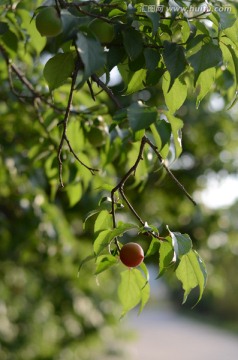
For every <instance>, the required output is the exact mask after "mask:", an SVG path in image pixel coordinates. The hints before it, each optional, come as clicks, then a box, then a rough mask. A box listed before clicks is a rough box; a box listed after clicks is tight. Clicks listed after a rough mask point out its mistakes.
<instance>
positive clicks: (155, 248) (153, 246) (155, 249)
mask: <svg viewBox="0 0 238 360" xmlns="http://www.w3.org/2000/svg"><path fill="white" fill-rule="evenodd" d="M159 248H160V241H159V240H158V239H156V238H154V237H153V238H152V240H151V242H150V246H149V248H148V250H147V252H146V255H145V257H148V256H151V255H154V254H156V253H157V254H158V253H159Z"/></svg>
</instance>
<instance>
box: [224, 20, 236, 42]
mask: <svg viewBox="0 0 238 360" xmlns="http://www.w3.org/2000/svg"><path fill="white" fill-rule="evenodd" d="M223 33H224V34H225V35H226V36H227V37H228V38H229V39H230V40H231V41H232V42H233V43H234V45H237V42H238V19H237V20H236V21H235V23H234V24H233V26H231V27H228V28H225V29H224V30H223Z"/></svg>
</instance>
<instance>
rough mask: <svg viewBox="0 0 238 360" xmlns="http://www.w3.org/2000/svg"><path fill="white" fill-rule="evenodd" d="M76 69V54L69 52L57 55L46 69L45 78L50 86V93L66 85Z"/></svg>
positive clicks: (49, 61)
mask: <svg viewBox="0 0 238 360" xmlns="http://www.w3.org/2000/svg"><path fill="white" fill-rule="evenodd" d="M73 69H74V54H73V52H71V51H70V52H67V53H63V54H56V55H55V56H53V57H52V58H51V59H50V60H48V61H47V63H46V64H45V67H44V72H43V74H44V77H45V79H46V81H47V83H48V85H49V89H50V91H52V90H54V89H57V88H58V87H60V86H61V85H63V84H64V83H65V81H66V80H67V79H68V78H69V76H70V75H71V74H72V72H73Z"/></svg>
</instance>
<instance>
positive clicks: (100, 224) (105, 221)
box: [94, 210, 112, 233]
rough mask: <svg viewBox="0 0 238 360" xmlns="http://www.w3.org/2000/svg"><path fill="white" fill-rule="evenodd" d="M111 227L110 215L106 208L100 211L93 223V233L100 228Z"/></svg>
mask: <svg viewBox="0 0 238 360" xmlns="http://www.w3.org/2000/svg"><path fill="white" fill-rule="evenodd" d="M111 227H112V215H110V214H109V212H108V211H107V210H103V211H100V213H99V214H98V216H97V218H96V221H95V224H94V233H97V232H98V231H102V230H109V229H110V228H111Z"/></svg>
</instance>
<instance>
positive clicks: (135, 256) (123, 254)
mask: <svg viewBox="0 0 238 360" xmlns="http://www.w3.org/2000/svg"><path fill="white" fill-rule="evenodd" d="M120 259H121V262H122V263H123V264H124V265H126V266H128V267H131V268H133V267H136V266H138V265H140V264H141V263H142V261H143V260H144V251H143V249H142V247H141V246H140V245H139V244H137V243H133V242H129V243H127V244H125V245H123V247H122V248H121V250H120Z"/></svg>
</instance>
